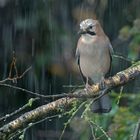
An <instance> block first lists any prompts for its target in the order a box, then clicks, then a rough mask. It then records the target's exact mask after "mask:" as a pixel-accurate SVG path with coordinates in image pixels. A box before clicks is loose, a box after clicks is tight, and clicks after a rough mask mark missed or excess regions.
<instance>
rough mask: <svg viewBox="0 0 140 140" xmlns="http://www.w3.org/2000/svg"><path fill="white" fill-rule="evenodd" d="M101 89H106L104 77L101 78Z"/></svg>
mask: <svg viewBox="0 0 140 140" xmlns="http://www.w3.org/2000/svg"><path fill="white" fill-rule="evenodd" d="M100 89H101V90H102V89H105V78H104V77H102V78H101V81H100Z"/></svg>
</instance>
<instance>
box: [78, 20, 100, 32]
mask: <svg viewBox="0 0 140 140" xmlns="http://www.w3.org/2000/svg"><path fill="white" fill-rule="evenodd" d="M101 30H102V28H101V26H100V23H99V22H98V20H93V19H86V20H83V21H82V22H81V23H80V30H79V32H78V33H79V34H90V35H96V34H98V33H99V32H100V31H101Z"/></svg>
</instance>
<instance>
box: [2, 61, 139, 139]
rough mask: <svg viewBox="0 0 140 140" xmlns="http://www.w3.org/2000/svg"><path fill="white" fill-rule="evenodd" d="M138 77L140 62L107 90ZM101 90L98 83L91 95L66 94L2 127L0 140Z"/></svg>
mask: <svg viewBox="0 0 140 140" xmlns="http://www.w3.org/2000/svg"><path fill="white" fill-rule="evenodd" d="M138 75H140V62H137V63H135V65H132V66H131V67H129V68H128V69H126V70H124V71H121V72H119V73H117V74H116V75H114V76H113V77H110V78H108V79H106V80H105V88H107V89H109V90H110V89H113V88H114V87H117V86H121V85H124V84H126V83H128V82H129V81H131V80H133V79H135V78H136V77H137V76H138ZM101 90H104V89H101V86H100V84H99V83H97V84H95V85H93V86H92V91H93V92H91V93H87V92H86V91H85V90H84V89H81V90H77V91H75V92H73V93H69V94H64V96H65V97H63V98H60V99H58V100H55V101H53V102H50V103H48V104H46V105H42V106H40V107H38V108H36V109H34V110H32V111H29V112H27V113H25V114H23V115H21V116H20V117H18V118H17V119H15V120H13V121H11V122H10V123H8V124H6V125H4V126H2V127H1V128H0V140H7V139H8V138H9V137H10V135H11V134H13V133H15V132H17V131H19V130H22V129H24V128H25V127H27V126H28V125H29V124H30V123H32V122H35V121H37V120H41V119H42V118H44V117H46V116H48V115H49V114H50V113H51V112H54V113H58V112H59V111H60V110H61V109H65V108H66V107H69V106H71V105H72V104H73V103H74V102H75V101H79V99H78V98H83V97H84V98H90V97H92V98H94V96H95V95H96V96H97V95H99V91H101ZM61 97H62V96H61Z"/></svg>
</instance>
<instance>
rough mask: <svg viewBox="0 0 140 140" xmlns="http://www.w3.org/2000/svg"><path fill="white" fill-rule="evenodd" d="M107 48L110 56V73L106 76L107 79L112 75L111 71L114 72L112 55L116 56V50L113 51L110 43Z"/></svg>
mask: <svg viewBox="0 0 140 140" xmlns="http://www.w3.org/2000/svg"><path fill="white" fill-rule="evenodd" d="M107 47H108V48H109V55H110V68H109V71H108V73H107V74H106V76H105V77H108V76H109V75H110V73H111V70H112V55H113V54H114V50H113V47H112V45H111V43H110V41H109V44H108V45H107Z"/></svg>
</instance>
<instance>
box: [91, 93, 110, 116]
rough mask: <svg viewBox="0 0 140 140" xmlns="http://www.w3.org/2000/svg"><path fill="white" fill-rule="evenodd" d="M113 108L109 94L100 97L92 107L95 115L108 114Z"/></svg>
mask: <svg viewBox="0 0 140 140" xmlns="http://www.w3.org/2000/svg"><path fill="white" fill-rule="evenodd" d="M111 108H112V106H111V100H110V98H109V95H108V94H105V95H103V96H102V97H100V98H99V99H98V100H96V101H95V102H93V104H92V106H91V110H92V111H93V112H94V113H108V112H110V110H111Z"/></svg>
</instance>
